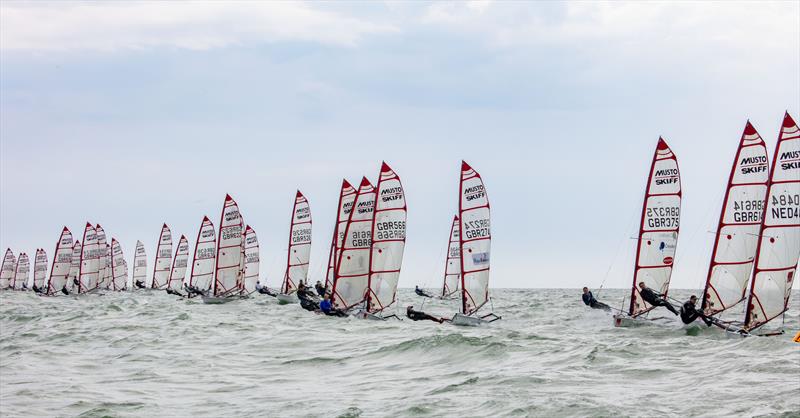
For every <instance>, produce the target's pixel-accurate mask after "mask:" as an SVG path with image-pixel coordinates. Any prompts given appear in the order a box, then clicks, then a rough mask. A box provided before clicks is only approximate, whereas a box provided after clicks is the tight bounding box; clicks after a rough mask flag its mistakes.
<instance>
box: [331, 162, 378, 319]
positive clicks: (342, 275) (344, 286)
mask: <svg viewBox="0 0 800 418" xmlns="http://www.w3.org/2000/svg"><path fill="white" fill-rule="evenodd" d="M374 209H375V187H373V186H372V184H371V183H370V182H369V180H367V178H366V177H364V178H363V179H362V180H361V185H360V186H359V188H358V192H357V193H356V198H355V201H354V204H353V210H352V211H350V215H349V216H348V221H347V224H346V225H345V227H344V228H343V231H344V236H343V240H342V249H341V251H340V253H339V261H338V262H337V263H336V274H335V275H334V281H333V292H332V303H333V305H334V307H336V308H337V309H349V308H352V307H353V306H355V305H357V304H359V303H361V302H362V301H364V298H365V297H366V295H367V286H368V281H369V279H368V278H369V252H370V251H369V249H370V242H371V237H372V218H373V215H374V214H375V212H374Z"/></svg>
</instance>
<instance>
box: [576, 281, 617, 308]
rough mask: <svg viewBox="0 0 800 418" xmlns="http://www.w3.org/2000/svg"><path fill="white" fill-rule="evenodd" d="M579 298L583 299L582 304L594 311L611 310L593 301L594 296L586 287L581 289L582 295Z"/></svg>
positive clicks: (595, 300) (601, 303)
mask: <svg viewBox="0 0 800 418" xmlns="http://www.w3.org/2000/svg"><path fill="white" fill-rule="evenodd" d="M581 298H583V303H584V304H586V306H589V307H592V308H594V309H604V310H606V311H608V310H611V307H610V306H608V305H606V304H605V303H603V302H600V301H598V300H597V299H595V298H594V295H593V294H592V292H590V291H589V288H588V287H584V288H583V295H581Z"/></svg>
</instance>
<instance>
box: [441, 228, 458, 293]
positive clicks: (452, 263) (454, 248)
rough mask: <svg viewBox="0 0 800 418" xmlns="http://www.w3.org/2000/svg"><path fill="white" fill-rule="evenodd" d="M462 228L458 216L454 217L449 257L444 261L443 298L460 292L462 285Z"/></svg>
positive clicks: (448, 244)
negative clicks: (460, 243)
mask: <svg viewBox="0 0 800 418" xmlns="http://www.w3.org/2000/svg"><path fill="white" fill-rule="evenodd" d="M460 231H461V228H460V225H459V222H458V215H455V216H453V225H452V226H451V227H450V240H449V241H448V243H447V257H445V261H444V283H443V285H442V297H443V298H446V297H450V296H452V295H453V294H455V293H456V292H458V289H459V288H460V287H459V284H460V283H461V248H460V245H459V237H460V236H461V232H460Z"/></svg>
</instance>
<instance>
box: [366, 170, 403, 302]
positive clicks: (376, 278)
mask: <svg viewBox="0 0 800 418" xmlns="http://www.w3.org/2000/svg"><path fill="white" fill-rule="evenodd" d="M376 190H377V192H376V195H375V196H376V197H375V211H374V212H375V214H374V216H373V223H372V228H371V229H372V239H371V243H370V252H369V256H370V270H369V293H368V295H367V311H368V312H371V313H375V312H380V311H382V310H384V309H386V308H387V307H389V305H391V304H392V303H394V301H395V294H396V293H397V281H398V279H399V278H400V267H401V265H402V264H403V251H404V249H405V244H406V197H405V193H404V191H403V184H402V183H401V182H400V177H398V176H397V174H396V173H395V172H394V171H393V170H392V169H391V168H390V167H389V165H387V164H386V163H385V162H384V163H383V164H382V165H381V173H380V177H379V178H378V185H377V187H376Z"/></svg>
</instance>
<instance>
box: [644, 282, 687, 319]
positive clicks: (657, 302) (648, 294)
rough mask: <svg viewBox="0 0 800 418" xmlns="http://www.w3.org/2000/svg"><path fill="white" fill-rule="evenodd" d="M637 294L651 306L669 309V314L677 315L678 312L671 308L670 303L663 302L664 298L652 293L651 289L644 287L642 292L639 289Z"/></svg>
mask: <svg viewBox="0 0 800 418" xmlns="http://www.w3.org/2000/svg"><path fill="white" fill-rule="evenodd" d="M639 294H640V295H642V299H644V301H645V302H647V303H649V304H651V305H653V306H663V307H665V308H667V309H669V311H670V312H672V313H674V314H675V315H678V311H677V310H675V307H674V306H672V304H671V303H669V302H667V301H666V300H664V298H663V297H662V296H661V295H660V294H658V293H656V292H654V291H653V289H651V288H649V287H645V288H644V290H641V289H640V290H639Z"/></svg>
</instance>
